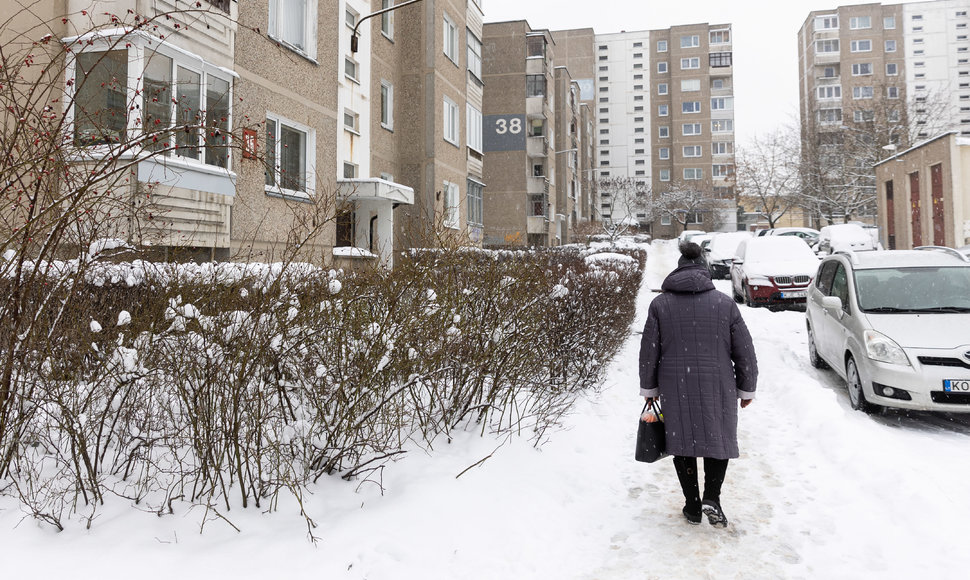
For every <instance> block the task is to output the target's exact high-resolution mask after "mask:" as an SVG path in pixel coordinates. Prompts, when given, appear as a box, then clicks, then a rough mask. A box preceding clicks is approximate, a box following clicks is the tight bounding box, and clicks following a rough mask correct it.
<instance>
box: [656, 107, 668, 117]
mask: <svg viewBox="0 0 970 580" xmlns="http://www.w3.org/2000/svg"><path fill="white" fill-rule="evenodd" d="M668 115H670V105H657V116H658V117H666V116H668Z"/></svg>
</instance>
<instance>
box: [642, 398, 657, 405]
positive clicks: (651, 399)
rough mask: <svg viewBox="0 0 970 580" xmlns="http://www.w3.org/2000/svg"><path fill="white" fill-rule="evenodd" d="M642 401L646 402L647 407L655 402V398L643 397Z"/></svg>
mask: <svg viewBox="0 0 970 580" xmlns="http://www.w3.org/2000/svg"><path fill="white" fill-rule="evenodd" d="M643 400H644V401H646V402H647V404H648V405H649V404H650V403H653V402H654V401H656V400H657V397H644V398H643Z"/></svg>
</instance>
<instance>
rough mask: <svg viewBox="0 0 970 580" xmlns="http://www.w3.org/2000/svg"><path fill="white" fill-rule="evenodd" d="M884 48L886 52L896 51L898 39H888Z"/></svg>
mask: <svg viewBox="0 0 970 580" xmlns="http://www.w3.org/2000/svg"><path fill="white" fill-rule="evenodd" d="M883 50H884V52H896V40H895V39H887V40H886V42H885V43H883Z"/></svg>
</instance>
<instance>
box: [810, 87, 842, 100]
mask: <svg viewBox="0 0 970 580" xmlns="http://www.w3.org/2000/svg"><path fill="white" fill-rule="evenodd" d="M815 95H816V98H818V99H819V100H825V99H841V98H842V85H821V86H819V87H818V88H817V89H816V91H815Z"/></svg>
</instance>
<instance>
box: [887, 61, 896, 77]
mask: <svg viewBox="0 0 970 580" xmlns="http://www.w3.org/2000/svg"><path fill="white" fill-rule="evenodd" d="M898 74H899V65H897V64H896V63H894V62H887V63H886V75H887V76H891V77H892V76H896V75H898Z"/></svg>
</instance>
